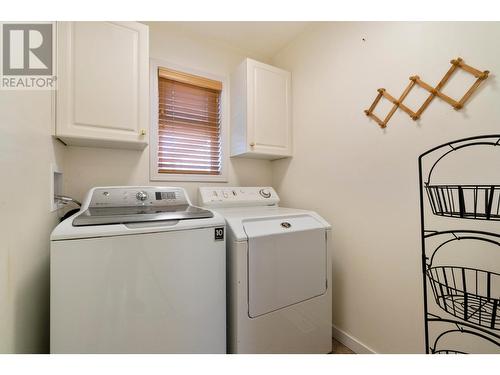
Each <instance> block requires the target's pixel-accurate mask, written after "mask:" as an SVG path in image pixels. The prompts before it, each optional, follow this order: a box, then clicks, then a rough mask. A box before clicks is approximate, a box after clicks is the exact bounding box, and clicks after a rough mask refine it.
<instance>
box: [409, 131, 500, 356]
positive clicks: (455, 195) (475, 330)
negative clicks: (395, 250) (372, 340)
mask: <svg viewBox="0 0 500 375" xmlns="http://www.w3.org/2000/svg"><path fill="white" fill-rule="evenodd" d="M474 146H481V147H480V148H481V150H480V149H479V148H478V149H477V151H478V153H476V148H471V147H474ZM485 147H486V148H487V149H488V150H487V152H489V151H494V152H495V154H494V158H495V159H496V157H497V156H496V155H498V154H496V152H497V151H500V134H493V135H481V136H476V137H469V138H464V139H459V140H456V141H452V142H448V143H445V144H442V145H440V146H437V147H434V148H432V149H430V150H428V151H426V152H424V153H423V154H422V155H420V157H419V159H418V163H419V178H420V223H421V243H422V273H423V290H424V323H425V324H424V328H425V351H426V353H430V354H467V353H469V352H473V353H476V352H477V351H478V350H479V351H481V350H484V351H486V352H495V353H500V264H495V262H492V263H487V262H485V260H484V259H479V258H480V257H481V255H480V254H486V255H485V256H489V255H488V254H496V249H498V251H499V254H500V225H499V226H498V227H494V226H491V224H487V223H481V221H500V184H499V183H500V168H499V166H498V165H495V162H493V163H491V162H490V159H485V156H484V155H485V154H484V152H485V151H484V148H485ZM465 148H468V150H467V154H463V155H461V157H462V158H458V159H455V160H451V159H450V162H457V161H460V160H464V159H463V157H464V155H467V158H470V157H472V158H473V159H472V160H470V162H471V163H470V165H481V166H482V167H488V166H490V165H491V164H493V165H492V166H490V167H489V169H488V172H491V171H494V172H496V171H498V174H495V175H494V176H491V173H489V174H488V177H489V178H492V179H493V181H491V180H489V178H485V177H487V176H481V173H480V172H481V169H478V171H474V172H479V178H477V180H481V181H467V182H466V183H461V182H460V179H462V178H461V175H460V174H459V175H455V176H454V177H452V178H451V179H453V180H456V182H458V183H455V181H454V183H452V184H451V183H450V184H448V183H444V184H442V183H436V177H435V176H434V175H433V172H434V171H435V168H436V166H437V165H438V164H439V162H440V161H442V160H443V158H452V157H454V155H456V154H457V151H460V150H462V149H465ZM488 155H491V154H488ZM478 160H479V161H478ZM491 160H493V159H491ZM497 160H498V159H497ZM467 164H469V163H467ZM444 165H449V164H444ZM458 167H459V168H458V169H457V171H459V170H463V168H462V167H463V166H462V165H460V164H459V165H458ZM443 168H444V167H441V168H440V171H441V172H443V171H444V174H445V175H446V176H448V175H449V172H450V171H452V170H454V169H447V168H446V169H443ZM460 168H462V169H460ZM491 168H493V169H491ZM474 174H476V173H474ZM431 177H432V180H431ZM442 179H443V176H440V178H439V180H440V181H439V182H441V180H442ZM483 179H485V181H482V180H483ZM431 181H432V182H431ZM445 182H446V181H445ZM450 182H451V181H450ZM464 182H465V181H464ZM470 182H472V184H471V183H470ZM474 182H481V183H477V184H474ZM430 215H433V216H438V217H443V218H456V219H459V220H460V219H469V220H467V222H470V223H471V225H472V226H470V227H469V226H465V225H463V224H460V225H459V226H458V228H457V227H455V228H449V225H450V223H451V221H449V220H441V219H432V220H430ZM428 220H429V223H432V227H427V221H428ZM470 220H477V223H472V222H471V221H470ZM464 223H465V221H464ZM436 226H437V227H436ZM464 227H465V228H464ZM467 227H468V228H467ZM483 228H487V229H488V231H484V229H483ZM491 230H493V231H491ZM464 240H466V241H469V240H471V241H476V240H480V241H484V242H483V244H482V245H481V246H479V247H476V245H475V244H473V245H472V246H470V247H469V246H467V245H464ZM455 241H460V243H461V245H460V246H459V247H458V246H457V244H458V243H457V242H455ZM476 243H477V242H476ZM486 244H492V245H494V246H495V247H494V248H491V247H489V246H488V247H487V252H486V253H481V251H486V250H485V249H486ZM441 249H443V251H442V250H441ZM444 249H446V250H444ZM459 249H460V251H459ZM464 251H465V253H464ZM490 251H493V253H491V252H490ZM438 252H439V254H440V255H439V256H436V255H437V253H438ZM475 252H477V256H476V253H475ZM464 255H465V258H463V256H464ZM478 257H479V258H478ZM472 263H473V264H472ZM450 327H451V329H450ZM450 335H453V337H454V340H455V341H450V340H444V338H445V337H450ZM477 340H479V341H477ZM473 343H479V344H478V345H479V347H481V348H482V349H478V347H477V346H475V345H474V344H473Z"/></svg>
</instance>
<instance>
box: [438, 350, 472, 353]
mask: <svg viewBox="0 0 500 375" xmlns="http://www.w3.org/2000/svg"><path fill="white" fill-rule="evenodd" d="M432 353H433V354H468V353H465V352H460V351H458V350H436V351H434V352H432Z"/></svg>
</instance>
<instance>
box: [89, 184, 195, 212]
mask: <svg viewBox="0 0 500 375" xmlns="http://www.w3.org/2000/svg"><path fill="white" fill-rule="evenodd" d="M89 194H90V196H89V197H87V199H90V203H89V207H133V206H177V205H186V204H191V203H190V201H189V198H188V196H187V194H186V192H185V191H184V189H181V188H174V187H172V188H170V187H154V186H137V187H136V186H130V187H129V186H124V187H121V186H110V187H97V188H94V189H92V190H91V191H90V193H89Z"/></svg>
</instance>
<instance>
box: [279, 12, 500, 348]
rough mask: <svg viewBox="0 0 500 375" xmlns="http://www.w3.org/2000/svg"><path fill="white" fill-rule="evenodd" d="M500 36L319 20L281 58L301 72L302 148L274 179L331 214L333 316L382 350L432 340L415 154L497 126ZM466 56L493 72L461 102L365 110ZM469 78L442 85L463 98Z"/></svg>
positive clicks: (296, 109) (293, 202)
mask: <svg viewBox="0 0 500 375" xmlns="http://www.w3.org/2000/svg"><path fill="white" fill-rule="evenodd" d="M499 37H500V23H386V22H380V23H319V24H315V25H312V26H310V27H309V28H308V29H307V30H306V31H305V32H304V33H302V34H301V35H300V36H299V37H298V38H297V39H296V40H295V41H293V42H292V43H290V44H289V45H288V46H287V47H286V48H285V49H284V50H282V51H281V52H280V53H278V54H277V55H276V56H275V58H274V63H275V64H276V65H278V66H280V67H282V68H284V69H288V70H290V71H291V72H292V77H293V84H292V86H293V121H294V125H293V126H294V157H293V158H291V159H284V160H278V161H273V162H272V164H273V186H274V187H275V188H277V190H278V193H279V194H280V197H281V198H282V203H283V204H284V205H289V206H296V207H303V208H308V209H313V210H317V211H318V212H319V213H320V214H321V215H323V216H324V217H325V218H326V219H327V220H328V221H330V222H331V223H332V225H333V244H334V250H333V252H334V259H333V262H334V265H333V271H334V276H333V291H334V316H333V318H334V324H335V326H336V328H338V329H339V330H341V331H342V332H344V333H346V334H348V335H350V336H351V337H352V338H353V339H354V340H357V341H359V342H360V343H362V344H364V345H366V346H367V347H369V348H371V349H373V350H374V351H376V352H381V353H403V352H405V353H419V352H422V351H423V350H424V341H423V340H424V335H423V332H424V330H423V302H422V301H423V299H422V276H421V268H420V267H421V263H420V252H421V248H420V226H419V218H420V216H419V199H418V169H417V158H418V155H419V154H421V153H422V152H424V151H426V150H427V149H429V148H431V147H433V146H435V145H439V144H442V143H445V142H448V141H450V140H454V139H459V138H463V137H467V136H473V135H479V134H488V133H499V132H500V120H499V117H500V106H499V104H498V103H500V91H499V89H498V79H497V77H496V75H498V74H499V73H500V59H499V58H498V57H499V56H500V46H499V44H498V39H499ZM363 38H365V41H363ZM458 56H460V57H462V58H464V60H465V61H466V62H468V63H469V64H470V65H472V66H474V67H477V68H479V69H488V70H490V71H491V72H492V74H491V76H490V78H488V80H487V82H486V83H485V84H484V86H483V87H482V88H481V89H480V90H478V92H477V93H476V94H475V95H474V96H473V97H472V98H471V100H470V102H469V103H468V104H466V107H465V108H464V109H463V110H462V111H460V112H457V111H455V110H453V109H452V108H451V107H450V106H449V105H448V104H445V103H443V102H442V101H440V100H439V99H435V100H434V101H433V102H432V103H431V104H430V106H429V107H428V108H427V110H426V111H425V112H424V114H423V115H422V118H421V120H420V121H418V122H417V123H415V122H413V121H412V120H411V119H410V118H409V117H408V116H407V115H406V114H404V113H402V112H401V111H400V110H398V111H397V112H396V113H395V114H394V116H393V118H392V120H391V121H390V123H389V125H388V128H387V129H386V130H381V129H379V127H378V126H377V125H376V124H375V122H374V121H371V120H369V119H368V118H367V117H366V116H365V115H364V113H363V110H364V109H367V108H368V107H369V106H370V104H371V102H372V101H373V99H374V98H375V96H376V94H377V92H376V89H377V88H380V87H384V88H386V89H387V90H388V92H389V93H391V94H392V95H393V96H395V97H398V96H399V95H400V94H401V93H402V91H403V89H404V88H405V86H406V85H407V84H408V77H409V76H411V75H414V74H418V75H419V76H420V77H421V78H422V79H423V80H424V81H426V82H428V83H430V84H436V83H437V82H439V80H440V79H441V78H442V76H443V75H444V74H445V73H446V71H447V69H448V68H449V61H450V60H451V59H452V58H456V57H458ZM471 82H472V80H471V79H470V78H469V77H467V76H466V75H465V74H458V75H457V76H456V77H455V78H454V79H453V81H450V84H449V85H447V86H446V88H445V90H444V91H445V92H447V93H448V94H450V95H451V96H452V97H457V98H458V97H460V96H461V95H462V94H463V93H465V91H466V89H467V86H466V84H470V83H471ZM425 97H426V95H425V94H424V93H423V92H422V90H415V92H412V94H411V95H410V96H409V97H408V100H407V101H406V103H408V104H409V105H410V106H411V107H412V108H414V109H416V108H418V104H420V103H422V101H423V99H424V98H425ZM380 108H381V109H383V110H385V112H383V111H380V112H379V113H380V114H381V115H382V114H385V113H387V110H388V109H389V106H381V107H380ZM490 167H491V166H490ZM477 168H488V167H487V166H484V167H483V166H481V165H478V166H477Z"/></svg>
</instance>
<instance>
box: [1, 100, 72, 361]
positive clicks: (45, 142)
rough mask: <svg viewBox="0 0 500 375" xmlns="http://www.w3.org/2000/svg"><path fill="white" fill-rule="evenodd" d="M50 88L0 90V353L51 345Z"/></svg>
mask: <svg viewBox="0 0 500 375" xmlns="http://www.w3.org/2000/svg"><path fill="white" fill-rule="evenodd" d="M51 108H52V106H51V93H50V92H48V91H43V92H42V91H0V173H1V181H2V183H1V184H0V353H43V352H48V350H49V235H50V232H51V231H52V229H53V227H54V226H55V225H56V223H57V219H58V218H57V213H55V212H51V211H50V209H51V207H50V199H49V197H50V193H49V189H50V184H49V181H50V174H51V163H57V164H58V166H59V167H60V168H63V166H62V161H63V159H62V154H63V152H64V150H63V148H64V146H63V145H62V144H60V143H59V142H58V141H55V140H53V139H52V137H51V136H50V134H51V132H52V126H53V123H52V113H51Z"/></svg>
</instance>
